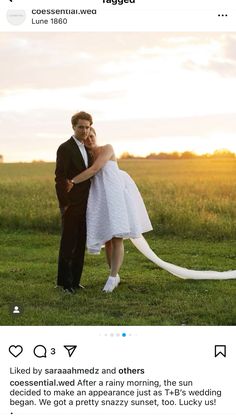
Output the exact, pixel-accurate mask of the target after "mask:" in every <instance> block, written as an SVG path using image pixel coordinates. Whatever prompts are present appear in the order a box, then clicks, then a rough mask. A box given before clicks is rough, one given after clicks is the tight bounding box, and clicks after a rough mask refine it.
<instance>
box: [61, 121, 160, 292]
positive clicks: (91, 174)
mask: <svg viewBox="0 0 236 419" xmlns="http://www.w3.org/2000/svg"><path fill="white" fill-rule="evenodd" d="M86 147H87V148H89V149H90V151H91V153H92V155H93V158H94V163H93V165H92V166H91V167H89V168H88V169H86V170H85V171H83V172H82V173H80V174H79V175H78V176H76V177H74V178H73V179H72V180H71V181H70V182H71V183H70V186H69V188H71V187H72V186H73V184H75V183H80V182H84V181H85V180H87V179H89V178H93V179H92V182H91V187H90V191H89V198H88V205H87V214H86V219H87V248H88V251H89V252H90V253H94V254H96V253H100V250H101V247H102V246H103V245H105V250H106V257H107V262H108V265H109V267H110V275H109V277H108V280H107V282H106V284H105V286H104V288H103V291H105V292H112V291H113V290H114V289H115V288H116V287H117V286H118V284H119V282H120V277H119V270H120V267H121V265H122V262H123V258H124V245H123V239H124V238H129V239H135V238H138V237H140V236H141V235H142V233H144V232H147V231H150V230H152V225H151V222H150V220H149V217H148V214H147V211H146V208H145V205H144V203H143V200H142V197H141V195H140V193H139V190H138V188H137V186H136V185H135V183H134V181H133V180H132V179H131V177H130V176H129V175H128V173H126V172H124V171H122V170H120V169H119V167H118V164H117V161H116V157H115V153H114V150H113V147H112V146H111V145H110V144H107V145H105V146H98V145H97V143H96V132H95V130H94V129H93V128H91V130H90V135H89V137H88V138H87V140H86Z"/></svg>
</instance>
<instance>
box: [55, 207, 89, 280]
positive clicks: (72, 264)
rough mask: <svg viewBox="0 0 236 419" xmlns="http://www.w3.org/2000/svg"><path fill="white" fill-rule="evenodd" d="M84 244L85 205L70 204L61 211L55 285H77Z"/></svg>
mask: <svg viewBox="0 0 236 419" xmlns="http://www.w3.org/2000/svg"><path fill="white" fill-rule="evenodd" d="M85 245H86V205H84V206H80V205H71V206H69V207H68V208H67V210H66V211H65V212H64V213H62V233H61V243H60V250H59V258H58V276H57V285H60V286H63V287H64V288H71V287H72V288H76V287H78V286H79V283H80V278H81V275H82V271H83V265H84V253H85Z"/></svg>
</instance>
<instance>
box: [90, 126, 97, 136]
mask: <svg viewBox="0 0 236 419" xmlns="http://www.w3.org/2000/svg"><path fill="white" fill-rule="evenodd" d="M90 132H92V133H93V134H95V135H96V136H97V133H96V131H95V129H94V128H93V127H90Z"/></svg>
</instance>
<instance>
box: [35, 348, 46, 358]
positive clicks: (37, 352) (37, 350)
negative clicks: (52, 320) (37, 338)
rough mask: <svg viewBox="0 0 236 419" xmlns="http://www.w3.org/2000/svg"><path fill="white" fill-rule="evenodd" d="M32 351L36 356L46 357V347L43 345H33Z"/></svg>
mask: <svg viewBox="0 0 236 419" xmlns="http://www.w3.org/2000/svg"><path fill="white" fill-rule="evenodd" d="M33 352H34V356H36V358H47V349H46V348H45V346H43V345H37V346H35V347H34V351H33Z"/></svg>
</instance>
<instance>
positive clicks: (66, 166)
mask: <svg viewBox="0 0 236 419" xmlns="http://www.w3.org/2000/svg"><path fill="white" fill-rule="evenodd" d="M86 151H87V154H88V165H89V166H91V164H92V157H91V155H90V154H89V152H88V150H87V149H86ZM85 169H86V166H85V163H84V159H83V157H82V154H81V152H80V149H79V147H78V146H77V144H76V142H75V140H74V138H73V137H71V138H70V139H69V140H68V141H66V142H65V143H63V144H61V145H60V147H59V148H58V150H57V161H56V170H55V175H56V177H55V182H56V192H57V197H58V201H59V206H60V207H61V208H63V207H65V206H67V205H81V206H84V205H85V206H86V204H87V199H88V193H89V188H90V179H88V180H86V181H84V182H81V183H78V184H77V185H74V186H73V188H72V189H71V191H70V192H69V193H68V192H67V191H66V179H72V178H73V177H75V176H76V175H78V174H79V173H81V172H83V171H84V170H85Z"/></svg>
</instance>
